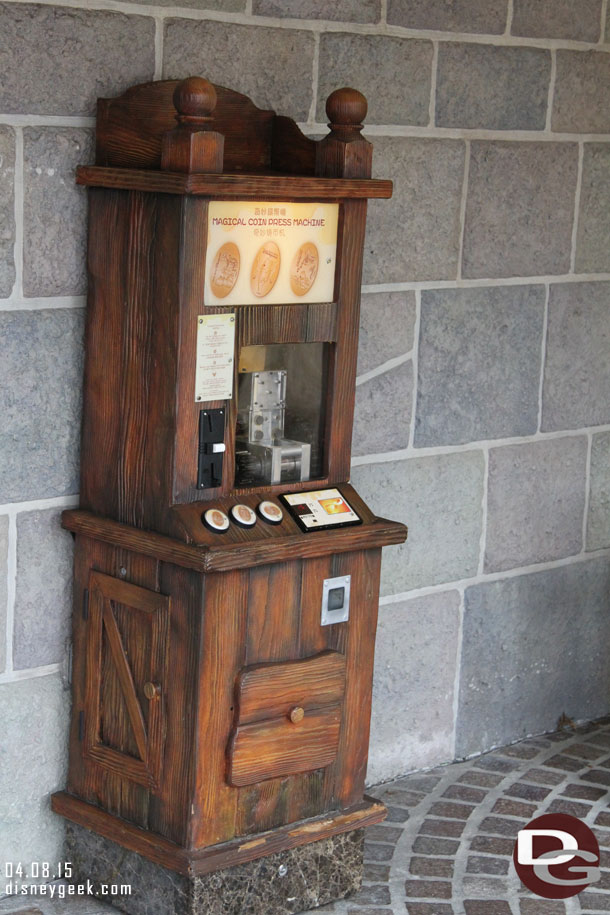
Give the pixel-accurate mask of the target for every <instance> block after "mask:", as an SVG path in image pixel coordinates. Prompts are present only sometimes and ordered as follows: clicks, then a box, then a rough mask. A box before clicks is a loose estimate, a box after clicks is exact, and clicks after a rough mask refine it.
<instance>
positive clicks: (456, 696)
mask: <svg viewBox="0 0 610 915" xmlns="http://www.w3.org/2000/svg"><path fill="white" fill-rule="evenodd" d="M458 590H459V594H460V603H459V606H458V634H457V640H456V646H455V676H454V678H453V703H452V714H453V734H452V736H451V756H452V757H453V759H455V748H456V744H457V727H458V713H459V709H460V683H461V679H462V645H463V642H464V614H465V611H466V593H465V589H464V588H459V589H458Z"/></svg>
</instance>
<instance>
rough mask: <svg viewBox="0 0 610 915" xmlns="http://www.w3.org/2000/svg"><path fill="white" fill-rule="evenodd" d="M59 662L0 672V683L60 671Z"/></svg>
mask: <svg viewBox="0 0 610 915" xmlns="http://www.w3.org/2000/svg"><path fill="white" fill-rule="evenodd" d="M61 670H62V665H61V664H47V665H45V666H44V667H29V668H26V669H25V670H12V671H10V672H8V671H7V672H5V673H3V674H0V684H3V683H19V682H20V681H22V680H34V679H35V678H37V677H49V676H51V675H52V674H58V673H61Z"/></svg>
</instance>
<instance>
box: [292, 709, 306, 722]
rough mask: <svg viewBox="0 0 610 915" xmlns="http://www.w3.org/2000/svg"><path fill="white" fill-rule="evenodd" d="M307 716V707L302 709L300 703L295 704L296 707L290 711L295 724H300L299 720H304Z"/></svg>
mask: <svg viewBox="0 0 610 915" xmlns="http://www.w3.org/2000/svg"><path fill="white" fill-rule="evenodd" d="M304 717H305V709H302V708H301V706H300V705H295V707H294V708H293V709H292V711H291V712H290V720H291V721H292V723H293V724H298V723H299V721H302V720H303V718H304Z"/></svg>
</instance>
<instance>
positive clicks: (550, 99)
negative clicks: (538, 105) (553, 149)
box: [545, 48, 557, 133]
mask: <svg viewBox="0 0 610 915" xmlns="http://www.w3.org/2000/svg"><path fill="white" fill-rule="evenodd" d="M556 82H557V51H556V50H555V48H553V50H552V51H551V77H550V79H549V91H548V95H547V100H546V124H545V130H546V132H547V133H550V132H551V124H552V122H553V104H554V100H555V83H556Z"/></svg>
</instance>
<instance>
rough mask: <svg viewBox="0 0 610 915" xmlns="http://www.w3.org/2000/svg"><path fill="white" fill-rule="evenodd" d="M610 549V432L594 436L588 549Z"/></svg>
mask: <svg viewBox="0 0 610 915" xmlns="http://www.w3.org/2000/svg"><path fill="white" fill-rule="evenodd" d="M609 547H610V432H600V433H599V434H598V435H594V436H593V441H592V445H591V490H590V493H589V517H588V519H587V549H588V550H605V549H608V548H609Z"/></svg>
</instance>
